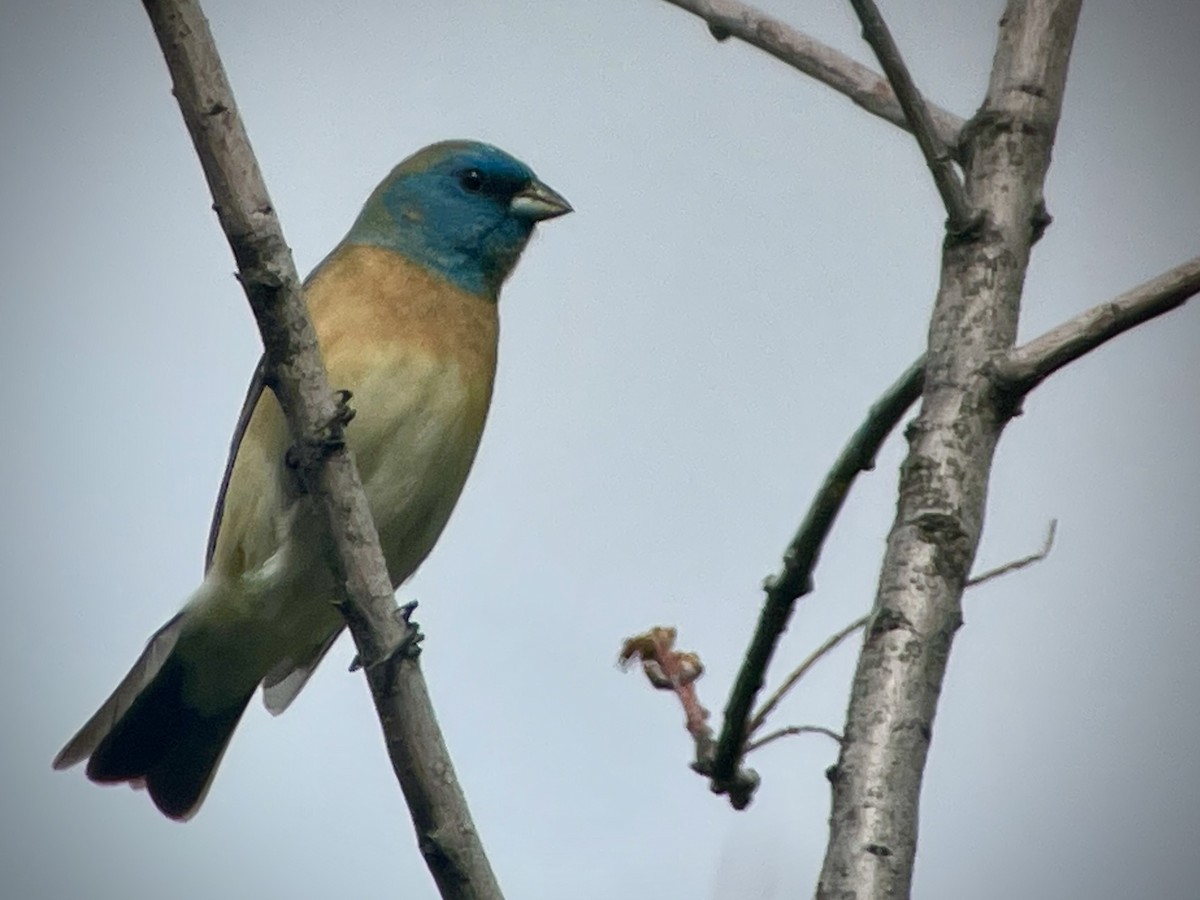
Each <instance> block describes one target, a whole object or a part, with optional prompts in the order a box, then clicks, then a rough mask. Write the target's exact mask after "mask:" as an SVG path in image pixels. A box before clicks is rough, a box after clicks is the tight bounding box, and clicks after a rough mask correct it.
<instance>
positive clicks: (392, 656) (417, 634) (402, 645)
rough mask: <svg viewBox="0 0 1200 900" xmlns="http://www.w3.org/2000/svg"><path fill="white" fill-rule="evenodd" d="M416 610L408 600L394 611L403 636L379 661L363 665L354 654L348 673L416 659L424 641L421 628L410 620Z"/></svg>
mask: <svg viewBox="0 0 1200 900" xmlns="http://www.w3.org/2000/svg"><path fill="white" fill-rule="evenodd" d="M416 608H417V601H416V600H409V601H408V602H407V603H405V604H404V605H403V606H401V607H400V608H399V609H397V610H396V611H395V614H394V615H395V617H396V620H397V621H398V622H399V623H400V624H401V625H403V626H404V636H403V637H402V638H400V640H399V641H398V642H397V643H396V645H395V646H394V647H392V648H391V649H390V650H387V651H385V652H384V654H383V655H382V656H380V657H379V659H376V660H374V661H372V662H369V663H367V664H366V665H365V667H364V665H363V661H362V658H361V657H360V656H359V655H358V654H355V656H354V660H353V661H352V662H351V663H350V671H351V672H357V671H358V670H359V669H362V668H366V669H367V670H368V671H370V670H371V669H377V668H379V667H380V666H386V665H388V664H389V663H392V662H399V661H400V660H404V659H416V658H417V657H418V656H420V655H421V641H423V640H425V635H424V634H422V633H421V628H420V626H419V625H417V623H416V622H414V621H413V620H412V614H413V610H415V609H416Z"/></svg>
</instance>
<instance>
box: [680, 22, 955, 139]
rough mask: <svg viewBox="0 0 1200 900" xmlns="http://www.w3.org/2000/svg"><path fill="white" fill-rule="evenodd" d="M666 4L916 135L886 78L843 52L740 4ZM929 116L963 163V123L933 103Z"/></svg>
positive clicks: (720, 37)
mask: <svg viewBox="0 0 1200 900" xmlns="http://www.w3.org/2000/svg"><path fill="white" fill-rule="evenodd" d="M667 2H668V3H670V4H672V5H673V6H678V7H679V8H680V9H684V10H687V11H688V12H690V13H692V14H693V15H695V16H698V17H699V18H701V19H703V20H704V21H705V22H706V23H708V30H709V31H710V32H711V33H712V35H713V37H715V38H716V39H717V40H718V41H723V40H726V39H727V38H729V37H736V38H738V39H739V40H741V41H745V42H746V43H747V44H750V45H751V46H753V47H757V48H758V49H759V50H762V51H763V52H764V53H769V54H770V55H771V56H774V57H775V58H776V59H778V60H780V61H781V62H784V63H787V64H788V65H789V66H791V67H792V68H794V69H797V70H799V71H801V72H803V73H804V74H805V75H808V76H809V77H811V78H815V79H816V80H817V81H819V82H821V83H822V84H824V85H827V86H828V87H831V88H833V89H834V90H835V91H837V92H838V93H840V94H843V95H845V96H846V97H849V98H850V100H852V101H853V102H854V103H855V104H857V105H858V106H860V107H862V108H863V109H865V110H866V111H867V112H869V113H871V114H872V115H874V116H878V117H879V118H881V119H884V120H885V121H888V122H891V123H892V124H893V125H897V126H899V127H900V128H903V129H904V130H905V131H912V125H911V124H910V123H909V121H908V119H907V118H905V116H904V111H903V110H902V109H901V108H900V104H899V102H898V101H897V100H896V95H895V94H894V93H893V92H892V88H891V86H890V85H889V84H888V83H887V80H886V79H884V78H882V77H881V76H880V75H879V74H878V73H876V72H873V71H871V70H870V69H869V68H867V67H866V66H864V65H862V63H859V62H857V61H855V60H853V59H851V58H850V57H848V56H846V55H845V54H844V53H840V52H838V51H837V50H834V49H833V48H832V47H830V46H828V45H826V44H822V43H821V42H820V41H818V40H816V39H814V38H811V37H809V36H808V35H807V34H804V33H803V32H801V31H798V30H796V29H795V28H792V27H791V26H790V25H785V24H784V23H783V22H780V21H779V20H778V19H773V18H772V17H771V16H768V15H767V14H766V13H764V12H762V11H761V10H758V9H755V8H754V7H753V6H749V5H747V4H744V3H739V2H737V0H667ZM929 113H930V117H931V118H932V127H933V131H934V133H935V134H936V135H937V138H938V140H939V141H940V142H941V143H942V144H943V145H944V146H945V147H947V148H949V151H950V153H951V155H952V156H954V158H955V159H958V158H959V150H958V144H959V133H960V132H961V131H962V128H963V125H964V124H965V123H964V121H963V120H962V118H960V117H959V116H956V115H955V114H954V113H952V112H949V111H948V110H945V109H942V108H941V107H938V106H932V105H931V106H930V107H929Z"/></svg>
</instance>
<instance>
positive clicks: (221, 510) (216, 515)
mask: <svg viewBox="0 0 1200 900" xmlns="http://www.w3.org/2000/svg"><path fill="white" fill-rule="evenodd" d="M266 376H267V359H266V357H265V356H262V357H260V358H259V360H258V365H257V366H255V367H254V375H253V376H251V378H250V386H249V387H248V388H247V389H246V399H245V400H243V401H242V411H241V412H240V413H238V420H237V425H235V426H234V428H233V437H232V439H231V440H230V442H229V458H228V459H227V460H226V461H225V473H224V474H223V475H222V476H221V487H220V490H218V492H217V503H216V506H214V507H213V514H212V523H211V524H210V525H209V526H208V546H207V547H206V548H205V551H204V572H205V574H208V570H209V569H210V568H212V561H213V554H214V553H216V551H217V536H218V535H219V534H220V533H221V520H222V519H223V518H224V517H225V499H226V495H227V494H228V492H229V482H230V480H231V479H232V477H233V464H234V462H235V461H236V460H237V455H238V450H239V449H241V446H242V438H244V437H245V436H246V428H247V426H249V424H250V417H251V416H252V415H254V408H255V407H256V406H257V405H258V400H259V398H260V397H261V396H262V393H263V391H264V390H265V389H266V386H267V377H266Z"/></svg>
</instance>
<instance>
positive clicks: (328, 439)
mask: <svg viewBox="0 0 1200 900" xmlns="http://www.w3.org/2000/svg"><path fill="white" fill-rule="evenodd" d="M353 396H354V395H353V394H351V393H350V392H349V391H334V394H333V399H334V403H335V408H334V411H333V415H332V416H330V418H329V421H328V422H326V423H325V424H324V425H323V426H322V427H321V429H320V431H319V433H318V436H317V437H316V439H315V440H312V441H303V442H300V443H296V444H292V446H290V447H288V449H287V454H286V455H285V456H284V461H285V462H286V463H287V467H288V468H289V469H293V470H298V471H304V470H305V469H308V468H309V467H310V466H312V465H313V464H315V463H316V462H318V461H320V460H323V459H327V458H328V457H329V456H330V455H331V454H333V453H336V452H337V451H338V450H341V449H342V448H343V447H345V446H346V426H347V425H349V424H350V423H351V422H352V421H353V420H354V416H355V410H354V407H352V406H351V405H350V398H351V397H353Z"/></svg>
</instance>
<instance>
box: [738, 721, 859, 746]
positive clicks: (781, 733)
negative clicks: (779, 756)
mask: <svg viewBox="0 0 1200 900" xmlns="http://www.w3.org/2000/svg"><path fill="white" fill-rule="evenodd" d="M795 734H823V735H825V736H826V737H827V738H831V739H832V740H834V741H837V742H838V743H839V744H840V743H841V742H842V736H841V735H840V734H838V733H837V732H836V731H834V730H833V729H832V728H826V727H825V726H824V725H789V726H788V727H787V728H777V729H775V730H774V731H771V732H768V733H767V734H765V735H763V736H762V737H760V738H759V739H758V740H757V741H751V742H750V743H749V744H747V745H746V753H753V752H754V751H755V750H757V749H758V748H760V747H765V746H766V745H767V744H769V743H771V742H772V741H777V740H779V739H780V738H784V737H791V736H792V735H795Z"/></svg>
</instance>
